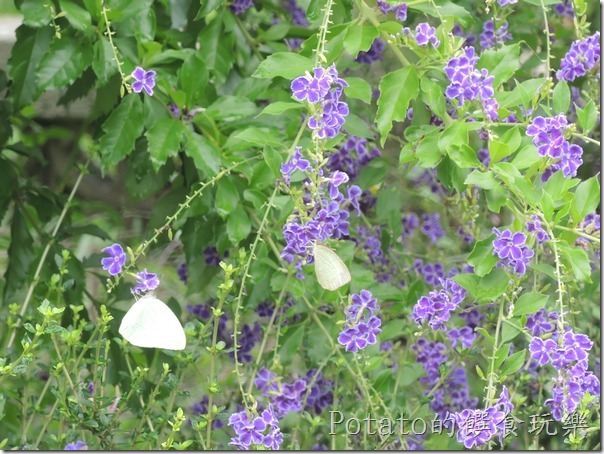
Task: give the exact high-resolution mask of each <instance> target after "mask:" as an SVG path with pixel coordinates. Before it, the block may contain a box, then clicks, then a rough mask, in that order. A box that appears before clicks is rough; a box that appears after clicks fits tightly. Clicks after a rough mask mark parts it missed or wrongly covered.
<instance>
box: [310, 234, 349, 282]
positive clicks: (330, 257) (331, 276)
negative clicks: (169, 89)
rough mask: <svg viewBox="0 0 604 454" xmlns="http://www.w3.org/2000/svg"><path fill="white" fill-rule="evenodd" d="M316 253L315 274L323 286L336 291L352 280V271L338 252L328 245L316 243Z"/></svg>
mask: <svg viewBox="0 0 604 454" xmlns="http://www.w3.org/2000/svg"><path fill="white" fill-rule="evenodd" d="M314 255H315V274H316V275H317V281H319V285H320V286H321V287H323V288H324V289H326V290H331V291H334V290H337V289H339V288H340V287H342V286H343V285H346V284H348V283H349V282H350V280H351V279H352V278H351V276H350V271H348V267H347V266H346V264H345V263H344V262H343V261H342V259H341V258H340V257H339V256H338V254H336V253H335V252H334V251H332V250H331V249H329V248H328V247H326V246H323V245H321V244H316V245H315V250H314Z"/></svg>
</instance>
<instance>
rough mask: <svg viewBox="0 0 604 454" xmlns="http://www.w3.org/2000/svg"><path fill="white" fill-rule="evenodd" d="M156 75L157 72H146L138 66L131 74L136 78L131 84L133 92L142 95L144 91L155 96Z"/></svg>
mask: <svg viewBox="0 0 604 454" xmlns="http://www.w3.org/2000/svg"><path fill="white" fill-rule="evenodd" d="M155 74H156V73H155V71H145V70H144V69H143V68H141V67H140V66H137V67H136V68H135V70H134V71H132V74H131V76H132V77H133V78H134V82H132V84H131V85H132V90H134V92H135V93H140V92H141V91H143V89H144V90H145V91H146V92H147V94H148V95H149V96H153V87H155Z"/></svg>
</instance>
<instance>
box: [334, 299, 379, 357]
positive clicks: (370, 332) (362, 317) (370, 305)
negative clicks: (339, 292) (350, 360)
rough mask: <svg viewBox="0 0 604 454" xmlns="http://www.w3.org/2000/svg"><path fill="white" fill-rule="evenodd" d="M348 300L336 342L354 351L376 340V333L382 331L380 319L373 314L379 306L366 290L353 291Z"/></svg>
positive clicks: (347, 349)
mask: <svg viewBox="0 0 604 454" xmlns="http://www.w3.org/2000/svg"><path fill="white" fill-rule="evenodd" d="M350 300H351V305H350V306H349V307H348V308H347V309H346V310H345V314H346V323H345V325H344V329H343V330H342V332H341V333H340V335H339V336H338V342H339V343H340V345H343V346H345V347H346V351H347V352H354V353H356V352H357V351H359V350H362V349H364V348H365V347H367V345H373V344H375V343H376V342H377V335H378V334H379V333H380V332H381V331H382V330H381V328H380V326H381V324H382V321H381V320H380V318H379V317H378V316H377V315H374V313H375V312H377V310H378V309H379V306H378V305H377V300H376V299H375V298H373V295H372V294H371V292H369V291H368V290H361V292H360V293H359V294H357V293H354V294H353V295H352V296H351V299H350Z"/></svg>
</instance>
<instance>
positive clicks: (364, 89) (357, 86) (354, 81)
mask: <svg viewBox="0 0 604 454" xmlns="http://www.w3.org/2000/svg"><path fill="white" fill-rule="evenodd" d="M346 82H348V87H344V93H346V96H347V97H349V98H354V99H360V100H361V101H363V102H364V103H366V104H371V85H369V83H368V82H367V81H366V80H365V79H361V78H360V77H347V78H346Z"/></svg>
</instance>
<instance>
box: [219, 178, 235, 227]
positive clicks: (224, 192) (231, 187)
mask: <svg viewBox="0 0 604 454" xmlns="http://www.w3.org/2000/svg"><path fill="white" fill-rule="evenodd" d="M238 205H239V191H238V190H237V186H236V185H235V183H234V181H233V177H225V178H223V179H221V180H220V184H219V185H218V189H216V200H215V207H216V211H217V212H218V215H219V216H220V217H221V218H223V219H224V218H226V217H227V216H228V215H229V214H231V213H232V212H233V211H235V209H236V208H237V206H238Z"/></svg>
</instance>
